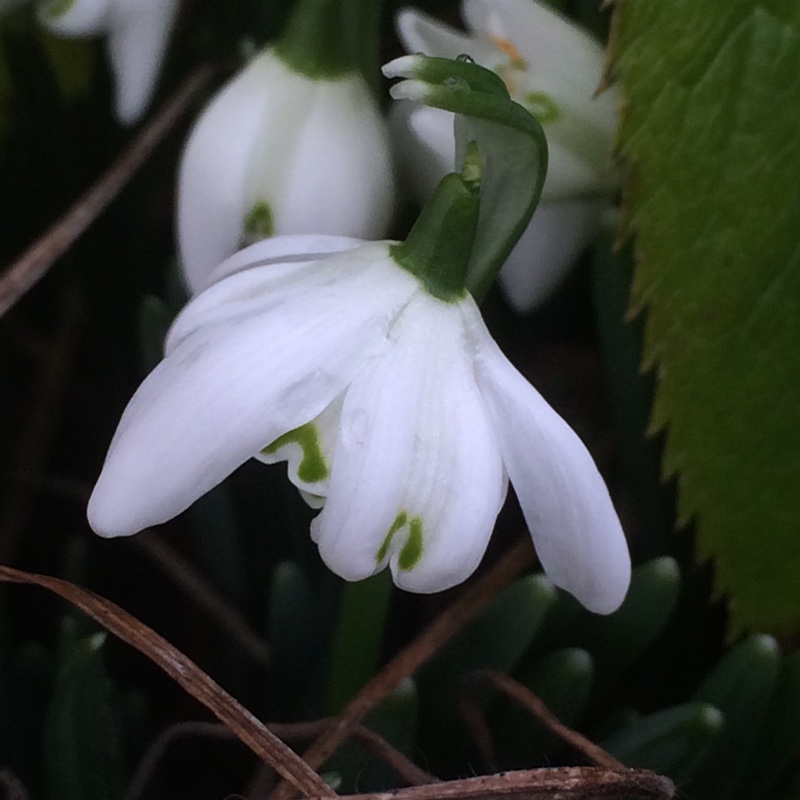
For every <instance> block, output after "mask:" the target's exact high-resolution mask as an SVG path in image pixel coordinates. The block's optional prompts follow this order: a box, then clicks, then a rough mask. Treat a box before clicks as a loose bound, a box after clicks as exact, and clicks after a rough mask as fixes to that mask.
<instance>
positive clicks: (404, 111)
mask: <svg viewBox="0 0 800 800" xmlns="http://www.w3.org/2000/svg"><path fill="white" fill-rule="evenodd" d="M462 15H463V17H464V21H465V22H466V24H467V27H468V29H469V31H470V33H469V34H464V33H462V32H460V31H457V30H455V29H453V28H450V27H449V26H447V25H444V24H442V23H441V22H439V21H438V20H435V19H434V18H433V17H429V16H428V15H426V14H423V13H422V12H419V11H413V10H411V9H405V10H402V11H401V12H400V13H399V14H398V16H397V30H398V34H399V36H400V39H401V40H402V42H403V45H404V47H405V48H406V50H408V51H409V52H411V53H415V52H421V53H425V54H426V55H433V56H442V57H445V58H455V57H456V56H458V55H460V54H467V55H469V56H471V57H472V58H473V59H474V60H475V61H476V62H477V63H478V64H480V65H482V66H485V67H488V68H490V69H493V70H494V71H495V72H497V73H498V74H499V75H500V76H501V77H502V78H503V80H504V81H505V83H506V86H507V87H508V89H509V92H510V93H511V96H512V98H513V99H514V100H516V101H517V102H518V103H520V104H521V105H523V106H525V107H526V108H527V109H528V110H529V111H530V112H531V113H532V114H533V115H534V116H535V117H537V119H538V120H539V121H540V122H541V123H542V126H543V127H544V131H545V134H546V135H547V143H548V148H549V166H548V172H547V179H546V181H545V184H544V189H543V191H542V198H541V202H540V205H539V208H538V209H537V211H536V213H535V214H534V216H533V218H532V220H531V223H530V227H529V228H528V230H527V232H526V233H525V234H524V235H523V237H522V238H521V239H520V241H519V243H518V244H517V246H516V247H515V249H514V251H513V252H512V254H511V256H510V257H509V260H508V262H507V264H506V266H505V268H504V269H503V271H502V272H501V273H500V281H501V285H502V286H503V288H504V290H505V293H506V295H507V297H508V299H509V301H510V303H511V304H512V305H513V306H514V307H515V308H516V309H517V310H519V311H528V310H530V309H532V308H534V307H536V306H538V305H540V304H541V303H542V302H543V301H544V300H545V299H546V298H547V296H548V295H549V293H550V291H551V290H552V289H553V288H554V287H555V285H556V284H557V283H558V281H559V280H560V279H561V278H562V277H563V275H564V274H565V272H566V270H567V269H568V268H569V266H571V264H572V263H573V262H574V260H575V258H576V257H577V256H578V255H579V254H580V252H581V251H582V250H583V249H584V248H585V247H586V245H587V244H588V243H589V241H591V238H592V237H593V235H594V234H595V233H596V231H597V228H598V226H599V224H600V223H601V221H602V219H603V216H604V213H605V212H606V211H607V209H608V207H609V197H610V193H611V191H612V190H613V187H614V185H615V176H614V173H613V170H612V168H611V163H610V153H611V142H612V137H613V134H614V129H615V125H616V116H615V110H614V104H615V96H614V92H613V91H612V90H607V91H605V92H603V93H602V94H600V95H598V96H595V92H596V90H597V87H598V85H599V83H600V80H601V76H602V70H603V50H602V48H601V46H600V45H599V44H598V43H597V42H596V41H595V40H594V39H593V38H592V37H591V36H589V35H588V34H587V33H585V32H584V31H582V30H581V29H580V28H578V27H576V26H575V25H573V24H572V23H571V22H569V21H567V20H566V19H565V18H563V17H562V16H560V15H559V14H557V13H556V12H555V11H553V10H552V9H551V8H549V7H548V6H547V5H546V4H545V3H543V2H538V1H537V0H463V2H462ZM392 122H393V133H395V134H396V136H397V137H398V139H399V144H400V147H399V148H398V149H399V153H400V158H401V160H402V167H403V175H404V176H407V177H408V179H409V181H410V186H411V188H412V190H413V191H415V192H416V193H417V194H418V195H419V196H420V198H425V197H427V196H428V195H429V194H430V193H431V192H432V191H433V188H434V187H435V186H436V184H437V182H438V181H439V179H440V178H441V177H442V175H444V174H445V173H446V172H449V171H451V170H452V168H453V121H452V114H449V113H447V112H445V111H440V110H439V109H435V108H430V107H428V106H418V105H415V104H412V103H407V102H406V103H397V104H395V110H394V113H393V120H392Z"/></svg>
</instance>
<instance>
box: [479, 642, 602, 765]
mask: <svg viewBox="0 0 800 800" xmlns="http://www.w3.org/2000/svg"><path fill="white" fill-rule="evenodd" d="M515 677H516V678H517V680H519V681H520V682H521V683H523V684H524V685H525V686H527V687H528V688H529V689H530V690H531V691H532V692H534V694H536V695H537V696H538V697H539V698H540V699H541V700H542V702H543V703H544V704H545V705H546V706H547V707H548V708H549V709H550V710H551V711H552V712H553V713H554V714H555V715H556V716H557V717H558V718H559V719H560V720H561V721H562V722H563V723H564V724H565V725H572V724H573V723H574V722H575V721H576V720H577V719H578V718H579V716H580V714H581V712H582V711H583V710H584V708H585V707H586V703H587V702H588V700H589V697H590V695H591V691H592V686H593V684H594V662H593V660H592V656H591V655H590V654H589V653H588V652H587V651H586V650H581V649H579V648H566V649H564V650H557V651H555V652H554V653H548V654H547V655H545V656H543V657H541V658H538V659H536V660H535V661H534V662H533V663H531V664H530V665H528V667H527V668H526V669H525V670H524V671H523V672H520V673H518V674H516V675H515ZM490 719H491V722H492V731H493V732H494V734H495V744H496V747H497V751H498V756H499V760H500V765H501V766H502V767H503V769H524V768H530V767H531V766H532V765H534V764H537V763H538V764H542V765H546V764H547V763H548V756H549V754H550V753H551V752H552V748H553V746H554V745H556V744H557V743H558V740H557V738H556V736H555V735H554V734H552V733H550V731H548V730H547V729H546V728H545V727H544V725H542V723H541V722H539V721H538V720H537V719H536V717H534V716H533V714H531V713H530V711H528V710H526V709H524V708H522V707H520V705H519V704H518V703H516V702H514V701H513V700H510V699H509V698H506V697H498V698H497V702H496V703H494V704H493V710H492V713H491V717H490Z"/></svg>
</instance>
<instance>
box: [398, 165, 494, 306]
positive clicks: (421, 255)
mask: <svg viewBox="0 0 800 800" xmlns="http://www.w3.org/2000/svg"><path fill="white" fill-rule="evenodd" d="M472 166H473V165H472V164H471V165H470V167H472ZM479 203H480V191H479V181H476V180H475V179H474V178H473V177H472V176H470V177H469V178H465V177H464V176H462V175H456V174H455V173H454V172H451V173H449V174H447V175H445V176H444V178H442V180H441V181H440V183H439V185H438V186H437V187H436V189H435V190H434V193H433V194H432V195H431V198H430V200H428V202H427V203H426V204H425V206H424V208H423V209H422V211H421V212H420V215H419V217H418V218H417V221H416V222H415V223H414V227H413V228H412V229H411V231H410V232H409V234H408V236H407V237H406V240H405V241H404V242H400V243H399V244H396V245H393V246H392V247H391V249H390V252H391V255H392V258H393V259H394V260H395V261H396V262H397V263H398V264H399V265H400V266H401V267H403V269H406V270H408V271H409V272H410V273H411V274H412V275H414V276H415V277H416V278H418V279H419V280H420V281H421V282H422V283H423V285H424V286H425V288H426V289H427V290H428V292H429V293H430V294H432V295H433V296H434V297H438V298H439V299H440V300H444V301H445V302H451V301H454V300H460V299H461V298H462V297H463V296H464V292H465V281H466V277H467V269H468V267H469V263H470V257H471V255H472V246H473V242H474V239H475V229H476V227H477V224H478V211H479Z"/></svg>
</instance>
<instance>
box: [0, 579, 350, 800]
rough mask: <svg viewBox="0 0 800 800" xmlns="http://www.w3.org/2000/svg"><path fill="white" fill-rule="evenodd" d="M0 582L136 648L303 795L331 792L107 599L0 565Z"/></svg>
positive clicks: (165, 645)
mask: <svg viewBox="0 0 800 800" xmlns="http://www.w3.org/2000/svg"><path fill="white" fill-rule="evenodd" d="M0 581H8V582H11V583H26V584H34V585H36V586H41V587H43V588H45V589H48V590H49V591H51V592H53V593H55V594H57V595H59V597H63V598H64V599H65V600H68V601H69V602H70V603H72V604H73V605H74V606H77V607H78V608H79V609H80V610H81V611H83V612H84V613H85V614H88V615H89V616H90V617H91V618H92V619H94V620H95V621H96V622H99V623H100V624H101V625H102V626H103V627H104V628H106V630H108V631H110V632H111V633H113V634H114V635H115V636H118V637H119V638H120V639H122V640H123V641H124V642H127V643H128V644H129V645H131V646H132V647H135V648H136V649H137V650H139V652H141V653H143V654H144V655H145V656H147V657H148V658H149V659H150V660H151V661H153V662H154V663H155V664H157V665H158V666H159V667H161V669H163V670H164V672H166V673H167V675H169V676H170V677H171V678H172V679H173V680H174V681H175V682H176V683H178V684H179V685H180V686H181V687H182V688H183V689H185V690H186V691H187V692H188V693H189V694H191V695H192V697H194V698H195V699H197V700H199V701H200V702H201V703H202V704H203V705H204V706H205V707H206V708H207V709H209V711H211V712H212V713H213V714H214V715H215V716H216V717H217V718H218V719H219V720H220V721H221V722H223V723H225V724H226V725H227V726H228V727H229V728H230V729H231V730H232V731H234V733H235V734H236V735H237V736H238V737H239V739H240V740H241V741H242V742H244V743H245V744H246V745H247V746H248V747H249V748H250V749H251V750H252V751H253V752H254V753H255V754H256V755H257V756H258V757H259V758H262V759H263V760H264V761H266V762H267V763H269V764H271V765H272V766H273V767H274V769H275V770H276V771H277V772H278V773H279V774H280V775H281V776H282V777H283V778H285V779H286V780H288V781H290V782H291V784H292V785H293V786H294V787H296V789H297V790H298V791H301V792H302V793H303V794H304V795H306V796H311V795H313V796H315V797H316V796H320V797H336V793H335V792H334V791H333V790H332V789H330V788H329V787H328V786H327V785H326V784H325V782H324V781H323V780H322V779H321V778H320V777H319V775H317V773H316V772H314V770H313V769H311V768H310V767H309V766H308V765H307V764H306V763H305V762H304V761H303V760H302V759H301V758H300V757H299V756H298V755H297V754H296V753H295V752H294V751H293V750H291V749H290V748H289V747H287V746H286V745H285V744H284V743H283V742H282V741H281V740H280V739H278V737H277V736H275V735H274V734H273V733H271V732H270V731H269V729H268V728H267V727H266V725H264V723H263V722H261V721H260V720H258V719H257V718H256V717H255V716H253V714H251V713H250V712H249V711H248V710H247V709H246V708H245V707H244V706H242V705H241V704H240V703H239V702H238V701H237V700H235V699H234V698H233V697H231V696H230V695H229V694H228V693H227V692H226V691H225V690H224V689H223V688H222V687H221V686H219V684H217V683H216V682H215V681H214V680H212V679H211V678H210V677H209V676H208V675H207V674H206V673H205V672H203V670H202V669H200V667H198V666H197V664H195V663H194V662H193V661H192V660H191V659H189V658H187V657H186V656H185V655H184V654H183V653H182V652H181V651H180V650H178V649H177V648H176V647H173V645H171V644H170V643H169V642H168V641H167V640H166V639H164V637H163V636H159V635H158V634H157V633H156V632H155V631H154V630H152V629H151V628H148V627H147V625H145V624H144V623H142V622H140V621H139V620H138V619H136V617H134V616H133V615H132V614H129V613H128V612H127V611H125V610H123V609H122V608H120V607H119V606H118V605H116V604H115V603H112V602H111V601H110V600H106V599H105V598H104V597H100V596H99V595H96V594H94V593H93V592H90V591H88V590H86V589H82V588H81V587H79V586H75V584H73V583H70V582H69V581H65V580H61V579H60V578H52V577H50V576H47V575H36V574H34V573H30V572H22V571H21V570H17V569H12V568H11V567H5V566H0Z"/></svg>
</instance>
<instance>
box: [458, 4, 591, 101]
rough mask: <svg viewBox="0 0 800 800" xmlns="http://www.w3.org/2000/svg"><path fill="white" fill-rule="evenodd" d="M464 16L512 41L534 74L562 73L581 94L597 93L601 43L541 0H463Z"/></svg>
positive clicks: (470, 22) (477, 28) (486, 31)
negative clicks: (540, 0)
mask: <svg viewBox="0 0 800 800" xmlns="http://www.w3.org/2000/svg"><path fill="white" fill-rule="evenodd" d="M461 15H462V16H463V18H464V21H465V22H466V24H467V27H469V29H470V30H472V31H473V32H476V33H478V32H480V33H481V34H482V35H483V36H496V37H498V38H501V39H505V40H507V41H510V42H513V43H514V45H515V46H516V47H517V48H518V50H519V52H520V54H521V55H522V57H523V58H524V59H525V61H526V62H527V63H528V67H529V69H530V71H531V72H532V73H533V75H536V74H537V73H538V72H539V71H542V72H548V73H554V72H555V73H557V74H558V75H559V76H560V80H562V81H563V82H564V85H565V86H569V87H571V89H572V91H573V92H575V93H577V94H580V95H581V96H582V97H585V98H587V99H588V98H590V97H592V95H594V93H595V91H596V90H597V87H598V85H599V83H600V77H601V75H602V74H603V64H604V58H605V56H604V54H603V48H602V46H601V45H600V43H599V42H598V41H597V40H596V39H595V38H594V37H593V36H591V35H589V34H588V33H587V32H586V31H584V30H583V29H582V28H580V27H579V26H578V25H576V24H575V23H573V22H571V21H570V20H568V19H567V18H566V17H564V16H562V15H561V14H559V13H558V12H557V11H555V10H554V9H553V8H552V7H551V6H549V5H548V4H547V3H544V2H539V0H462V3H461Z"/></svg>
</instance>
